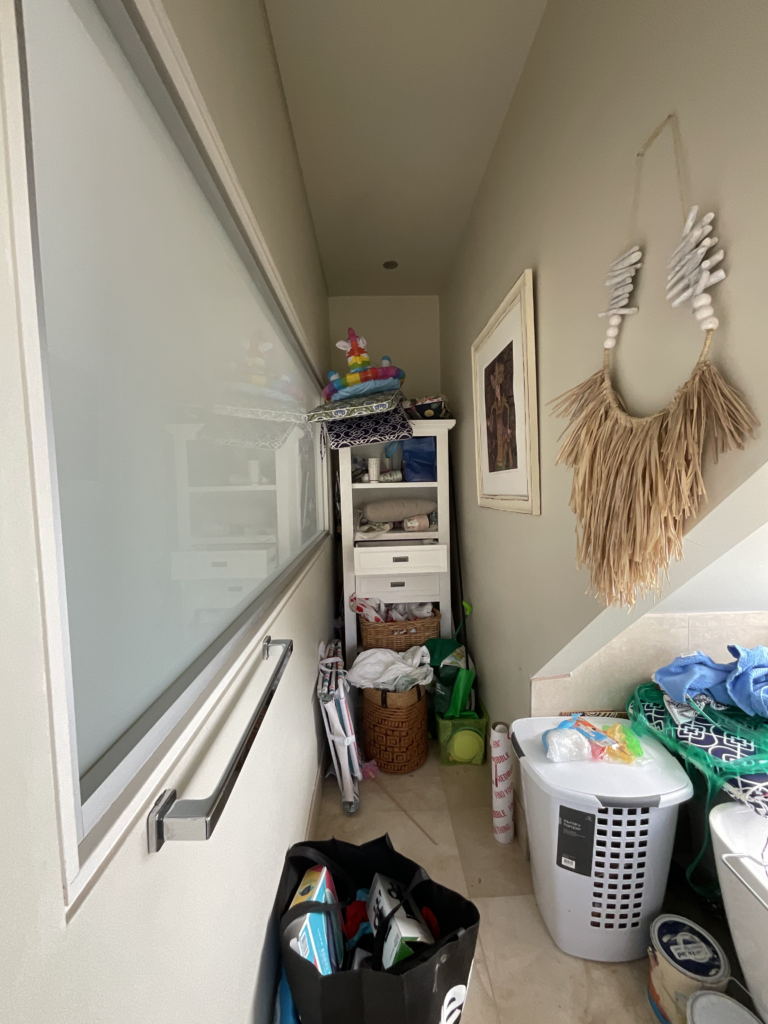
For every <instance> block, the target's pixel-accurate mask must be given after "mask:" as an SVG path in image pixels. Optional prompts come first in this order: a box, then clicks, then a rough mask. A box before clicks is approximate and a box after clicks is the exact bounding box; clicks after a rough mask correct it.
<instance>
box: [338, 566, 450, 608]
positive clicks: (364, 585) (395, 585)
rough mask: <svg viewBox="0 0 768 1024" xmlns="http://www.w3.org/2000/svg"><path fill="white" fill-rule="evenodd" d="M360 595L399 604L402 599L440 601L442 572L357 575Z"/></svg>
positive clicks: (356, 583)
mask: <svg viewBox="0 0 768 1024" xmlns="http://www.w3.org/2000/svg"><path fill="white" fill-rule="evenodd" d="M355 591H356V592H357V596H358V597H378V598H379V599H380V600H382V601H387V602H389V603H391V604H397V603H399V602H401V601H439V600H440V574H439V573H436V572H432V573H419V574H413V575H411V574H408V575H398V576H395V575H392V574H391V573H390V574H389V575H386V576H384V575H381V576H355Z"/></svg>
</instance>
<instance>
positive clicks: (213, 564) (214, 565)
mask: <svg viewBox="0 0 768 1024" xmlns="http://www.w3.org/2000/svg"><path fill="white" fill-rule="evenodd" d="M228 565H229V562H211V568H212V569H226V567H227V566H228Z"/></svg>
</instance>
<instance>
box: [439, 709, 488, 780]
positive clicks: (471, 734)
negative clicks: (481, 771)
mask: <svg viewBox="0 0 768 1024" xmlns="http://www.w3.org/2000/svg"><path fill="white" fill-rule="evenodd" d="M479 703H480V717H479V718H443V717H442V716H441V715H437V716H436V717H437V738H438V740H439V741H440V763H441V764H449V765H450V764H483V763H484V762H485V743H486V736H487V735H488V712H487V711H486V710H485V708H484V707H483V703H482V701H480V702H479Z"/></svg>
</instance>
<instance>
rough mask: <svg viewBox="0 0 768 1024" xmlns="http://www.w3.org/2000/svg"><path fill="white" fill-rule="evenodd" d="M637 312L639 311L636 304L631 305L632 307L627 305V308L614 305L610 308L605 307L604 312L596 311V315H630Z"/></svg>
mask: <svg viewBox="0 0 768 1024" xmlns="http://www.w3.org/2000/svg"><path fill="white" fill-rule="evenodd" d="M637 312H639V310H638V307H637V306H632V307H629V308H627V309H619V308H617V307H614V308H612V309H606V311H605V312H604V313H598V314H597V315H598V316H616V315H619V316H632V314H633V313H637Z"/></svg>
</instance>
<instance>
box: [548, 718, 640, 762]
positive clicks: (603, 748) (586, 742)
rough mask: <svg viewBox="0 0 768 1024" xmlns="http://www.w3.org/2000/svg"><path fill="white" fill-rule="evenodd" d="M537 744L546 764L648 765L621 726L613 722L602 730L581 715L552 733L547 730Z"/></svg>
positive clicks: (637, 743) (637, 742)
mask: <svg viewBox="0 0 768 1024" xmlns="http://www.w3.org/2000/svg"><path fill="white" fill-rule="evenodd" d="M541 740H542V743H543V744H544V750H545V751H546V754H547V757H548V758H549V760H550V761H612V762H613V763H614V764H647V763H648V758H647V757H646V756H645V754H644V752H643V747H642V744H641V743H640V740H639V739H638V738H637V736H636V735H635V733H634V732H633V731H632V729H631V728H630V727H629V726H628V725H626V724H624V723H622V722H614V723H613V724H612V725H607V726H606V727H605V728H604V729H602V728H600V726H597V725H593V724H592V723H591V722H590V721H589V720H588V719H587V718H586V717H585V716H584V715H579V714H574V715H571V717H570V718H569V719H566V720H564V721H562V722H560V723H559V724H558V725H556V726H555V727H554V728H553V729H547V731H546V732H545V733H544V734H543V735H542V737H541Z"/></svg>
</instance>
